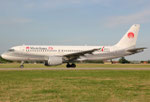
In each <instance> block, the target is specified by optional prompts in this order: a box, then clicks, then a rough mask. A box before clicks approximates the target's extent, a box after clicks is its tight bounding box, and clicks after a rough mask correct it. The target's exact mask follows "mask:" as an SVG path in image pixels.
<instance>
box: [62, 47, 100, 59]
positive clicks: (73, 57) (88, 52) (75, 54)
mask: <svg viewBox="0 0 150 102" xmlns="http://www.w3.org/2000/svg"><path fill="white" fill-rule="evenodd" d="M97 50H99V49H92V50H86V51H81V52H77V53H71V54H67V55H64V57H66V58H68V59H69V60H73V59H77V58H79V57H80V56H84V55H85V54H92V53H93V52H94V51H97Z"/></svg>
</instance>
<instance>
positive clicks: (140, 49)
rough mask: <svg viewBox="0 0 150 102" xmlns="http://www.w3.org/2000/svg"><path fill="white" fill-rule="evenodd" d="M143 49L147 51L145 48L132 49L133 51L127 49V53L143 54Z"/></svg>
mask: <svg viewBox="0 0 150 102" xmlns="http://www.w3.org/2000/svg"><path fill="white" fill-rule="evenodd" d="M144 49H147V48H146V47H143V48H134V49H129V50H127V51H128V52H131V53H139V52H143V51H144Z"/></svg>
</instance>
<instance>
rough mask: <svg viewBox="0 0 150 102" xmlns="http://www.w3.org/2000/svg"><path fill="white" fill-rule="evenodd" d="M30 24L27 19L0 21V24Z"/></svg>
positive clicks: (29, 20)
mask: <svg viewBox="0 0 150 102" xmlns="http://www.w3.org/2000/svg"><path fill="white" fill-rule="evenodd" d="M31 22H32V20H31V19H27V18H14V19H0V24H25V23H31Z"/></svg>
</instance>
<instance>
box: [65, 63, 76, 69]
mask: <svg viewBox="0 0 150 102" xmlns="http://www.w3.org/2000/svg"><path fill="white" fill-rule="evenodd" d="M66 67H67V68H75V67H76V65H75V64H74V63H72V64H69V63H67V65H66Z"/></svg>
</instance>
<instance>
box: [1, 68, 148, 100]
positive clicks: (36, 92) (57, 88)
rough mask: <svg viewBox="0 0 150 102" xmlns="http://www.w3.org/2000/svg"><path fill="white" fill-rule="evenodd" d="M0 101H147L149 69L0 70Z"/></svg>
mask: <svg viewBox="0 0 150 102" xmlns="http://www.w3.org/2000/svg"><path fill="white" fill-rule="evenodd" d="M0 102H150V71H119V70H115V71H112V70H84V71H83V70H66V71H65V70H61V71H60V70H58V71H55V70H53V71H44V70H43V71H21V70H20V71H0Z"/></svg>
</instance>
